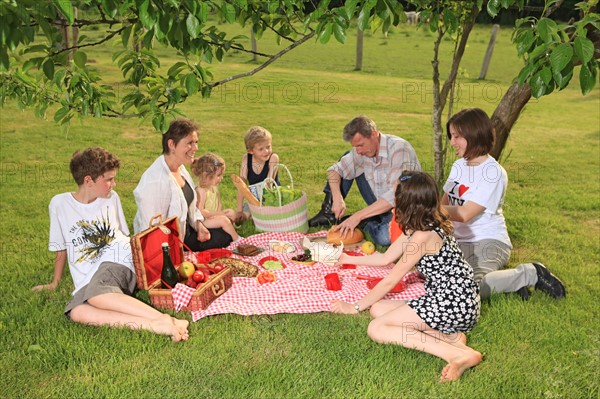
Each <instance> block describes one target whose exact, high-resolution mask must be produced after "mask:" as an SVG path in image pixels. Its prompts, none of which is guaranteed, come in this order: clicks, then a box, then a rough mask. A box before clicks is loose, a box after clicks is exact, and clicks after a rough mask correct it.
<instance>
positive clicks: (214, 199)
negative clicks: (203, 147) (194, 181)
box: [192, 153, 240, 241]
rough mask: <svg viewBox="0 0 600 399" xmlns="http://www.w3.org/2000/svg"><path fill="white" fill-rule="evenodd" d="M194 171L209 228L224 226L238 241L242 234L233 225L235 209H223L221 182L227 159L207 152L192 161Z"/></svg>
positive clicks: (202, 208) (205, 221) (203, 212)
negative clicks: (220, 190) (220, 191)
mask: <svg viewBox="0 0 600 399" xmlns="http://www.w3.org/2000/svg"><path fill="white" fill-rule="evenodd" d="M192 173H194V175H195V176H196V177H197V178H198V187H196V192H197V193H198V201H197V206H198V209H199V210H200V212H202V215H203V216H204V221H203V222H202V223H203V224H204V226H206V227H207V228H222V229H223V230H225V232H226V233H227V234H229V235H230V236H231V238H232V239H233V241H238V240H239V239H240V236H239V235H238V233H237V232H236V231H235V227H233V223H232V220H234V219H235V216H236V215H235V211H234V210H233V209H225V210H222V204H221V196H220V194H219V183H221V180H223V173H225V161H224V160H223V158H221V157H220V156H218V155H216V154H212V153H206V154H204V155H202V156H201V157H200V158H198V159H196V160H194V162H193V163H192Z"/></svg>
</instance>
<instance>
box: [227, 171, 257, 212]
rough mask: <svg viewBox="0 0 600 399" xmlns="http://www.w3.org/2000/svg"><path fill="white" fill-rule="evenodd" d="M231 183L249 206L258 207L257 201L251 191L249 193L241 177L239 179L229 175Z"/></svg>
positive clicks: (236, 176)
mask: <svg viewBox="0 0 600 399" xmlns="http://www.w3.org/2000/svg"><path fill="white" fill-rule="evenodd" d="M231 181H233V184H234V185H235V187H236V188H237V189H238V191H239V192H240V193H241V194H242V196H243V197H244V198H245V199H246V201H248V203H249V204H250V205H254V206H259V205H260V202H259V201H258V199H257V198H256V197H255V196H254V194H252V191H250V189H249V188H248V185H246V182H244V180H243V179H242V178H241V177H239V176H238V175H231Z"/></svg>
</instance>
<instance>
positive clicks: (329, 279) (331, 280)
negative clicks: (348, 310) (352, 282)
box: [325, 273, 342, 291]
mask: <svg viewBox="0 0 600 399" xmlns="http://www.w3.org/2000/svg"><path fill="white" fill-rule="evenodd" d="M325 285H326V286H327V289H328V290H329V291H339V290H341V289H342V283H341V281H340V276H339V275H338V274H337V273H329V274H328V275H326V276H325Z"/></svg>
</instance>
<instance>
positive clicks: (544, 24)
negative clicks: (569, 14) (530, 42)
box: [537, 18, 558, 43]
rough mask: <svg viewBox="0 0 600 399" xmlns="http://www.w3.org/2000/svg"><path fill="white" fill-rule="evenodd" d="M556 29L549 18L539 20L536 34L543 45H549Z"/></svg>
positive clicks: (554, 23)
mask: <svg viewBox="0 0 600 399" xmlns="http://www.w3.org/2000/svg"><path fill="white" fill-rule="evenodd" d="M557 31H558V27H557V25H556V22H554V21H553V20H551V19H549V18H541V19H540V20H539V22H538V24H537V32H538V35H539V36H540V38H541V39H542V40H543V41H544V43H550V42H551V41H552V37H553V36H555V35H556V34H557Z"/></svg>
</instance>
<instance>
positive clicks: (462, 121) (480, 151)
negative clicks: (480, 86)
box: [446, 108, 495, 160]
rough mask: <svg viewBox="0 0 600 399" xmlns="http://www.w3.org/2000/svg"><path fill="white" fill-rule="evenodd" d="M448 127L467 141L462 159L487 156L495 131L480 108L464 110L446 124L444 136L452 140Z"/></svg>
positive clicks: (492, 144)
mask: <svg viewBox="0 0 600 399" xmlns="http://www.w3.org/2000/svg"><path fill="white" fill-rule="evenodd" d="M450 127H453V128H454V129H455V130H456V132H457V133H458V134H459V135H460V136H461V137H463V138H464V139H465V140H467V150H466V151H465V154H464V156H463V157H464V158H465V159H467V160H469V159H473V158H477V157H479V156H482V155H486V154H489V153H490V151H491V150H492V147H493V146H494V139H495V137H494V136H495V131H494V126H493V125H492V121H491V120H490V118H489V117H488V116H487V114H486V113H485V111H484V110H482V109H480V108H465V109H463V110H462V111H460V112H458V113H456V114H454V116H452V117H451V118H450V119H449V120H448V122H447V123H446V136H447V137H448V140H450V139H451V138H452V134H451V133H450Z"/></svg>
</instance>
